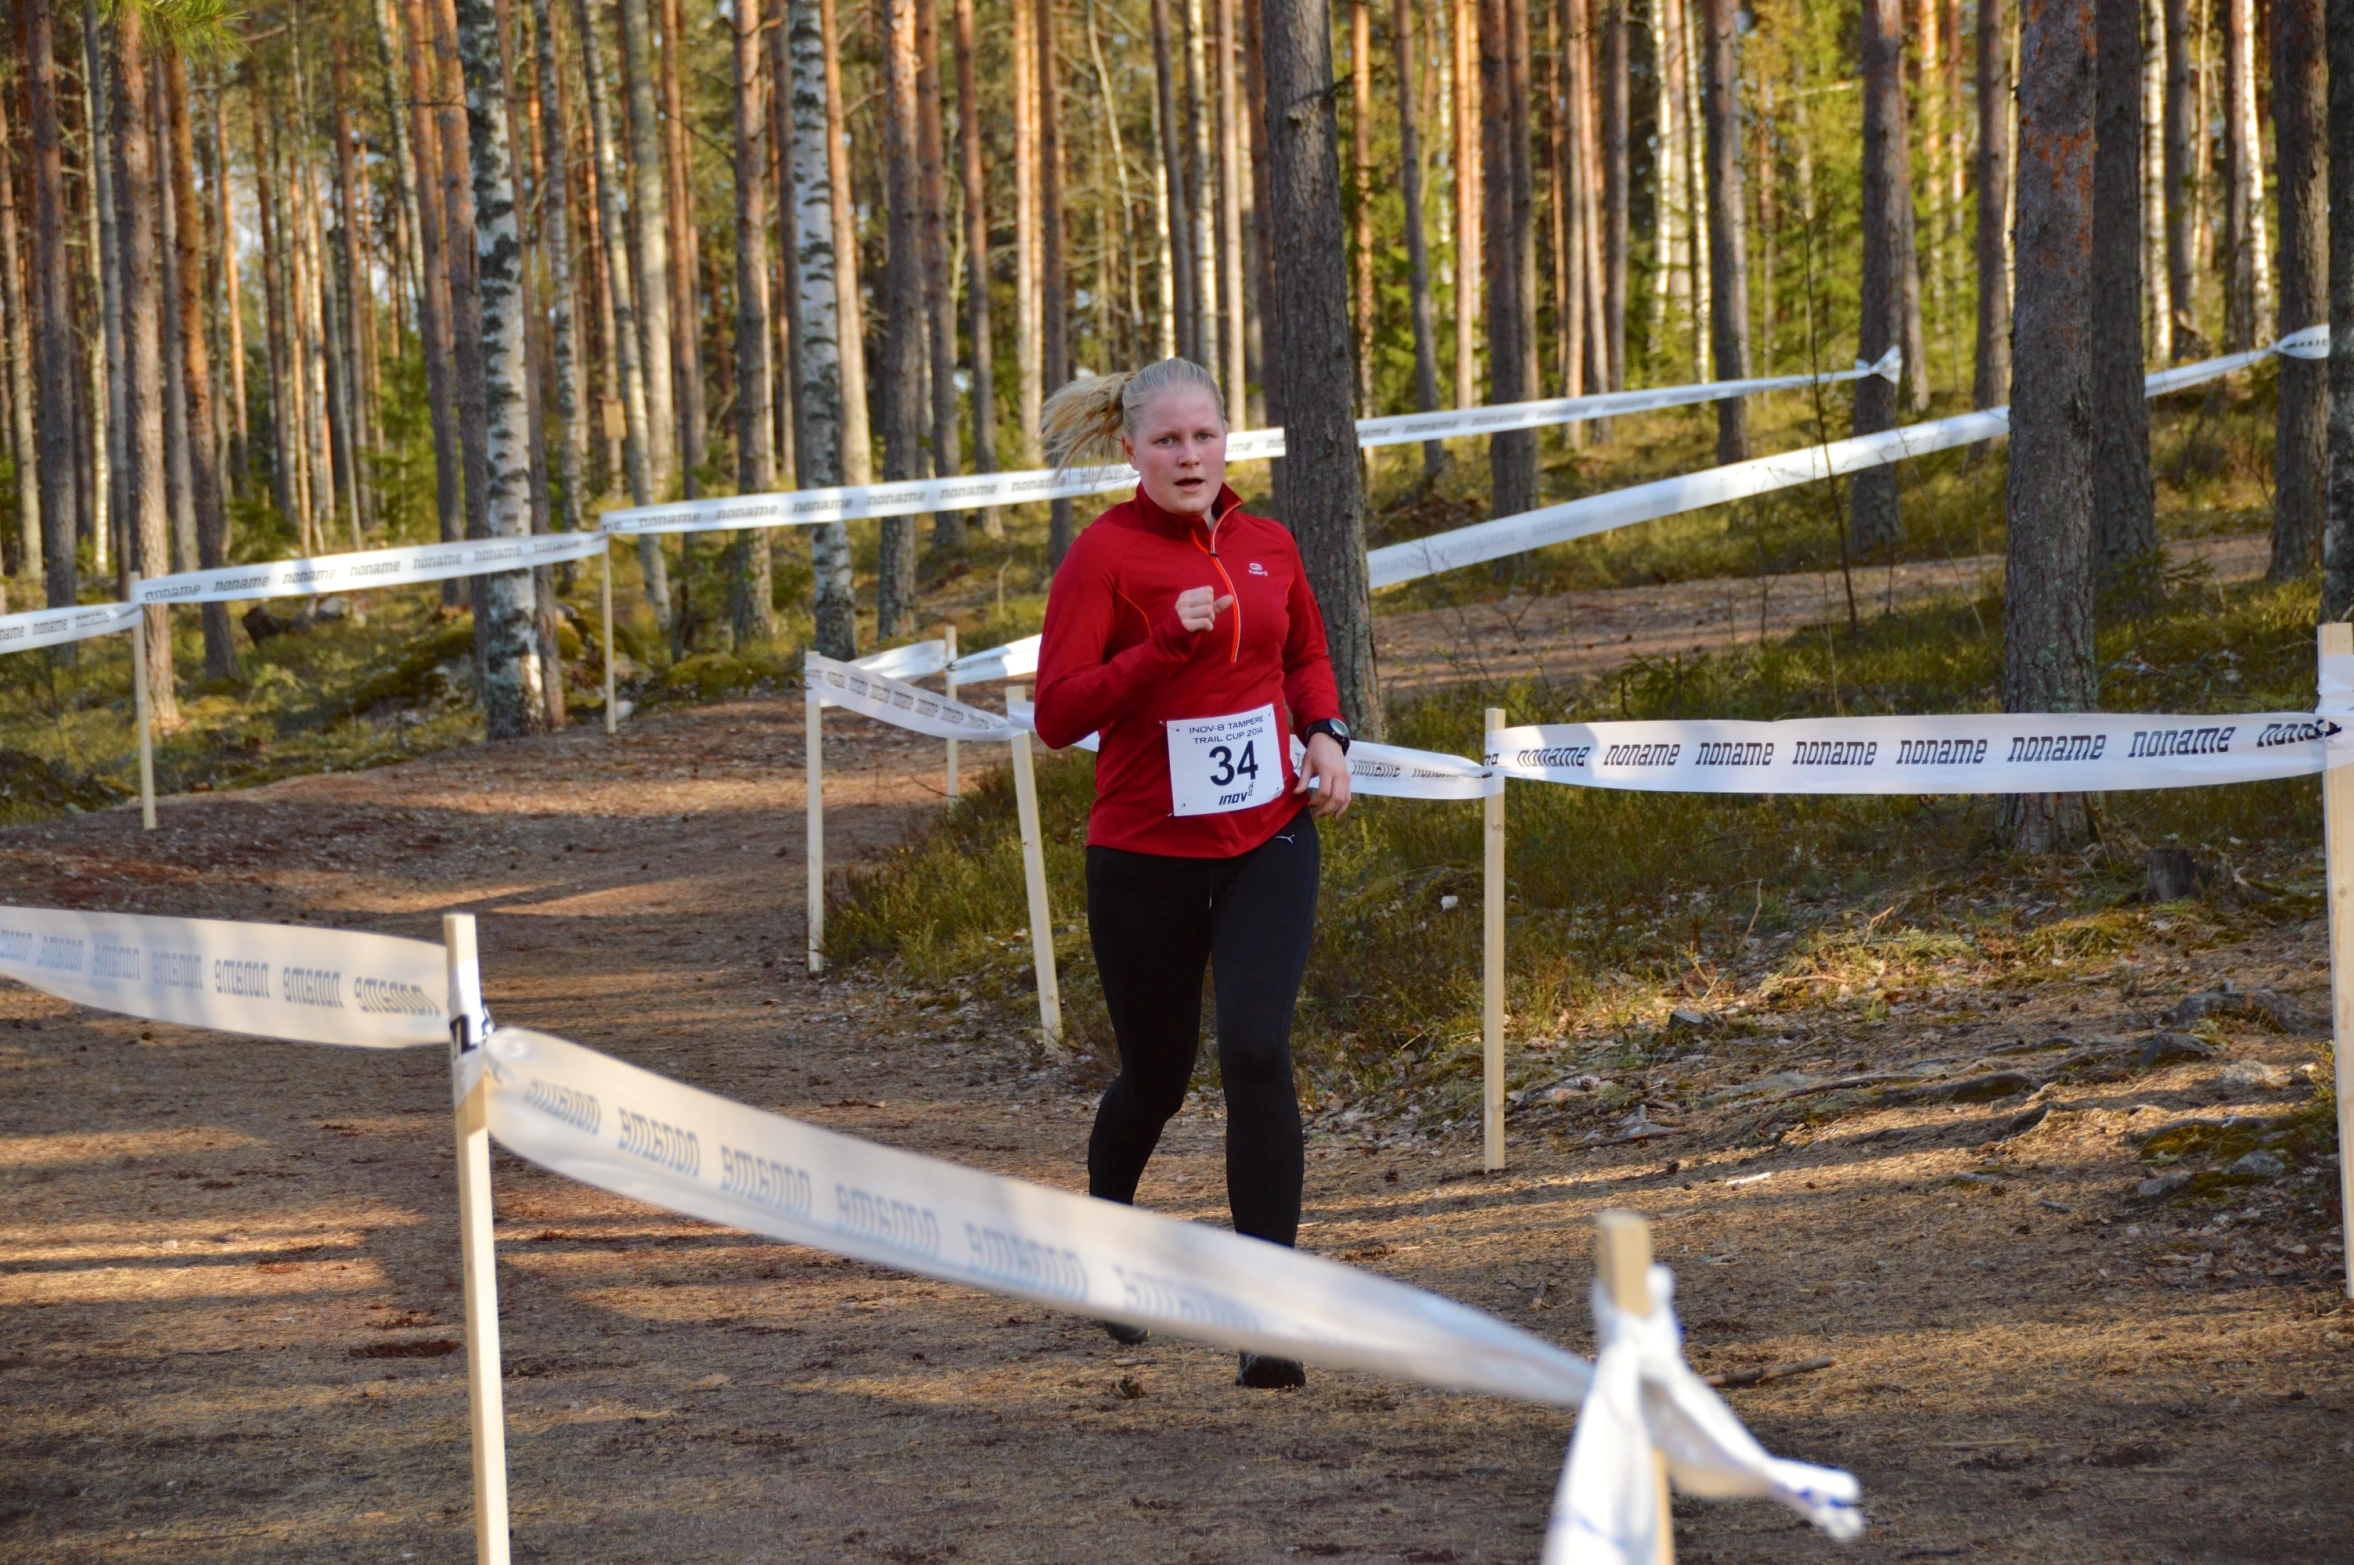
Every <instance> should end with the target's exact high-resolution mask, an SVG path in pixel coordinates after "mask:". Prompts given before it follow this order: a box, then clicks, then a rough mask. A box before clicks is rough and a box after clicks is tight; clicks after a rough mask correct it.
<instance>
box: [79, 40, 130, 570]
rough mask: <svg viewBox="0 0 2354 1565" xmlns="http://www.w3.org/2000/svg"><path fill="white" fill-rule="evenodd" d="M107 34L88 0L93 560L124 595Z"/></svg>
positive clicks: (126, 398)
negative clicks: (102, 358)
mask: <svg viewBox="0 0 2354 1565" xmlns="http://www.w3.org/2000/svg"><path fill="white" fill-rule="evenodd" d="M105 36H106V34H105V30H104V28H102V27H101V26H100V25H99V20H98V6H97V0H82V126H83V133H84V146H85V148H86V149H87V150H86V157H85V160H84V169H83V179H84V181H85V187H86V188H85V192H84V200H85V202H86V204H87V206H88V209H89V211H90V213H91V215H92V222H91V224H90V226H91V227H92V228H93V229H95V230H96V232H95V233H94V234H93V235H92V236H91V237H92V238H93V239H94V240H96V245H95V247H94V248H93V249H92V251H91V267H92V270H93V271H94V272H95V273H96V274H97V275H96V278H95V286H93V287H92V288H91V290H90V293H91V296H92V297H93V298H94V299H95V300H96V301H97V303H98V307H99V310H100V314H101V320H100V330H99V331H98V332H95V333H92V334H91V343H90V352H91V364H90V371H91V373H90V412H91V414H92V416H93V419H94V421H95V422H96V425H97V427H96V429H94V430H93V431H92V434H91V441H90V456H91V505H90V509H91V513H92V514H91V534H90V542H91V556H92V558H91V563H92V564H93V565H95V566H96V567H97V569H98V571H99V572H100V573H101V574H104V573H105V572H106V571H107V570H108V569H109V568H110V567H109V566H108V564H107V559H108V557H109V555H110V554H111V556H112V558H113V561H114V563H113V566H112V567H111V569H112V570H113V572H114V576H115V591H116V593H117V594H118V595H120V594H122V593H123V592H124V591H125V588H124V580H125V577H126V575H127V573H128V572H129V571H130V569H131V548H130V546H129V545H128V544H127V542H126V538H127V533H126V529H127V528H128V526H129V522H130V517H131V515H132V507H131V505H130V503H129V486H130V484H131V449H130V444H129V442H130V424H131V419H130V406H131V388H130V382H129V380H128V378H127V377H128V374H129V369H128V358H127V354H126V346H125V339H124V336H123V259H122V218H121V213H120V208H119V207H118V206H117V204H116V203H117V201H118V199H119V198H118V196H117V194H116V190H115V187H116V184H117V183H118V181H117V178H116V174H115V169H116V162H115V156H116V155H115V152H114V147H113V143H114V115H113V113H112V111H111V110H110V108H109V103H110V101H111V99H112V98H113V96H114V92H115V85H114V81H113V77H112V73H111V72H110V71H109V70H108V68H107V63H106V57H105V46H104V39H105ZM101 339H103V343H104V348H105V355H106V364H105V387H104V393H103V395H102V394H101V393H100V387H99V374H98V371H99V365H98V352H99V347H100V342H101Z"/></svg>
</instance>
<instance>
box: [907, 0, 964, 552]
mask: <svg viewBox="0 0 2354 1565" xmlns="http://www.w3.org/2000/svg"><path fill="white" fill-rule="evenodd" d="M915 52H916V62H915V96H916V127H915V128H916V147H915V152H916V168H917V172H918V175H919V177H920V179H921V183H922V197H923V246H924V315H925V317H926V320H927V325H928V331H927V336H928V338H929V340H930V344H931V350H932V360H931V367H930V374H929V375H927V376H926V379H927V381H928V382H929V383H930V385H931V389H932V429H931V445H932V475H933V476H934V477H935V478H954V477H955V476H956V475H957V473H958V472H959V470H960V469H961V468H962V466H963V461H962V458H963V455H964V453H963V452H962V451H961V450H960V449H959V445H960V440H959V436H958V433H957V427H956V272H955V267H954V263H953V262H952V261H951V260H950V258H949V253H948V168H947V147H946V144H945V140H944V136H943V132H942V127H941V123H940V6H939V0H915ZM963 545H964V512H962V511H941V512H939V513H938V514H936V515H935V516H934V517H933V518H932V547H933V548H935V549H957V548H961V547H963Z"/></svg>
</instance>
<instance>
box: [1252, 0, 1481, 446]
mask: <svg viewBox="0 0 2354 1565" xmlns="http://www.w3.org/2000/svg"><path fill="white" fill-rule="evenodd" d="M1446 3H1448V4H1450V5H1452V6H1453V7H1454V18H1453V20H1454V33H1453V37H1452V42H1453V44H1454V51H1455V59H1454V65H1455V78H1454V79H1455V406H1457V407H1459V408H1468V407H1474V406H1477V405H1478V403H1479V332H1478V327H1477V324H1476V323H1477V322H1478V320H1479V302H1480V301H1479V285H1480V276H1481V272H1482V267H1481V255H1480V240H1481V234H1480V223H1479V218H1480V203H1481V201H1482V200H1483V199H1485V193H1486V189H1485V187H1486V177H1485V176H1486V174H1487V171H1486V170H1485V169H1483V168H1482V167H1481V164H1480V153H1481V147H1480V139H1481V138H1480V130H1481V127H1482V126H1483V125H1484V124H1485V123H1486V113H1487V111H1488V110H1489V109H1500V108H1501V107H1502V105H1500V104H1497V105H1486V104H1483V103H1482V99H1481V93H1480V82H1479V74H1478V73H1479V50H1480V36H1479V0H1446ZM1270 69H1272V67H1270ZM1269 96H1273V90H1272V89H1270V90H1269Z"/></svg>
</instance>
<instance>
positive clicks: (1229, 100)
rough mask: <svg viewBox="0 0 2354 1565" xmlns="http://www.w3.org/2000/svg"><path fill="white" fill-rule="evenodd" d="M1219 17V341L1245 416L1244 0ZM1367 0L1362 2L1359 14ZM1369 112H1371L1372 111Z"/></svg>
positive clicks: (1235, 407)
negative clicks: (1240, 66) (1238, 63)
mask: <svg viewBox="0 0 2354 1565" xmlns="http://www.w3.org/2000/svg"><path fill="white" fill-rule="evenodd" d="M1215 3H1216V5H1217V8H1218V10H1217V17H1218V34H1217V48H1218V67H1217V77H1218V302H1219V306H1220V308H1221V309H1222V310H1223V311H1224V312H1225V318H1224V322H1223V324H1222V325H1221V327H1220V328H1219V334H1218V341H1219V346H1220V348H1221V349H1222V350H1223V354H1224V359H1225V363H1224V365H1223V367H1222V369H1221V372H1220V377H1219V378H1220V381H1221V383H1222V384H1223V385H1224V386H1225V388H1226V403H1227V407H1228V408H1229V409H1230V410H1232V411H1233V412H1234V413H1235V415H1236V416H1244V414H1245V410H1247V409H1248V408H1249V406H1250V357H1251V356H1250V335H1251V327H1250V308H1249V290H1248V287H1247V285H1246V284H1245V283H1244V281H1243V274H1244V266H1243V232H1242V208H1243V199H1242V190H1243V185H1244V184H1245V183H1246V182H1247V181H1248V179H1249V177H1250V175H1249V170H1248V159H1247V158H1246V157H1245V155H1244V152H1243V130H1242V124H1243V107H1242V82H1241V79H1240V73H1239V72H1237V71H1236V69H1235V64H1234V62H1235V56H1236V55H1237V53H1239V52H1240V51H1239V42H1240V40H1239V39H1238V38H1237V36H1236V35H1237V34H1238V33H1239V32H1240V30H1241V0H1215ZM1365 3H1366V0H1358V5H1359V8H1360V12H1361V11H1362V8H1363V6H1364V4H1365ZM1364 74H1365V82H1364V85H1363V86H1362V87H1361V88H1360V89H1359V91H1360V92H1361V93H1362V94H1366V95H1368V96H1367V97H1366V98H1365V100H1364V101H1366V102H1370V101H1371V99H1370V96H1369V95H1370V94H1371V92H1372V90H1373V83H1372V75H1373V72H1372V66H1371V64H1370V62H1369V63H1368V64H1367V66H1366V68H1365V73H1364ZM1368 112H1370V111H1368Z"/></svg>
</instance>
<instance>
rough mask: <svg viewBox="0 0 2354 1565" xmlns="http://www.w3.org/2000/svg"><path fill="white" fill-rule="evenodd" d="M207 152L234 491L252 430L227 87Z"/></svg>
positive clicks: (246, 478) (244, 472)
mask: <svg viewBox="0 0 2354 1565" xmlns="http://www.w3.org/2000/svg"><path fill="white" fill-rule="evenodd" d="M212 130H213V134H212V156H213V168H214V170H215V171H216V172H215V176H214V177H215V181H216V184H217V189H216V192H215V195H216V200H215V206H216V207H217V208H218V210H219V213H220V218H219V227H220V232H221V234H222V236H223V239H222V243H221V247H220V256H221V336H222V339H223V351H222V358H223V361H224V362H225V363H226V364H227V366H228V370H229V387H228V402H229V407H228V413H229V474H230V477H229V480H228V481H227V482H225V483H224V484H223V485H222V486H221V487H222V489H223V491H224V492H227V493H234V492H235V491H236V490H237V488H238V487H239V486H240V485H243V484H247V483H250V482H252V481H253V430H252V422H251V416H250V413H249V411H248V409H247V407H246V401H245V285H244V282H243V279H242V278H241V277H240V275H239V270H240V269H239V263H238V259H237V251H238V246H237V244H236V242H235V236H236V232H237V223H236V214H235V212H234V211H233V210H232V209H231V206H230V194H229V110H228V92H227V90H226V89H223V90H221V91H218V92H216V93H214V95H213V126H212Z"/></svg>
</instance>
